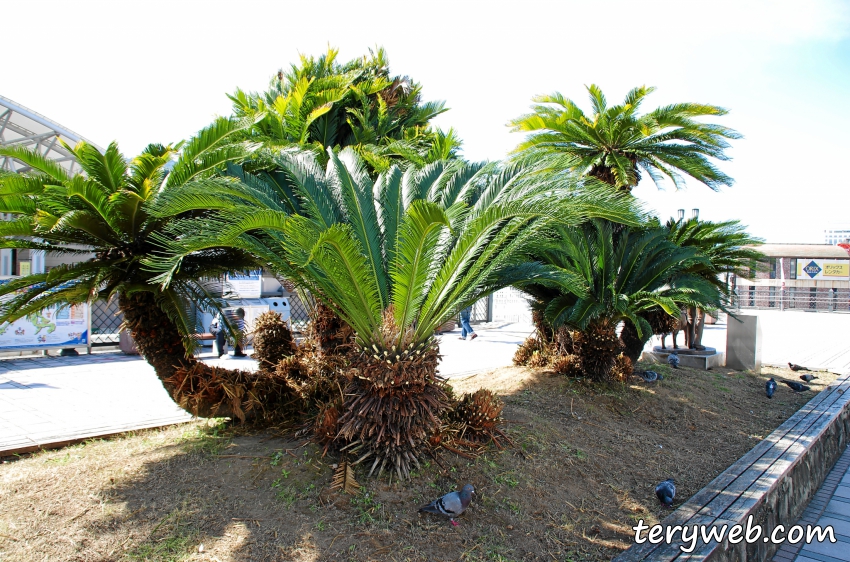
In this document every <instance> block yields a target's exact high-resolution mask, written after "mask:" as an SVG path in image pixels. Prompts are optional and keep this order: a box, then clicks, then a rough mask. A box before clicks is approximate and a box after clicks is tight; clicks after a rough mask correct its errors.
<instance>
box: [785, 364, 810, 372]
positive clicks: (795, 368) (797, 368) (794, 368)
mask: <svg viewBox="0 0 850 562" xmlns="http://www.w3.org/2000/svg"><path fill="white" fill-rule="evenodd" d="M788 368H789V369H791V370H792V371H794V372H796V371H811V369H809V368H807V367H803V366H802V365H795V364H794V363H790V362H789V363H788Z"/></svg>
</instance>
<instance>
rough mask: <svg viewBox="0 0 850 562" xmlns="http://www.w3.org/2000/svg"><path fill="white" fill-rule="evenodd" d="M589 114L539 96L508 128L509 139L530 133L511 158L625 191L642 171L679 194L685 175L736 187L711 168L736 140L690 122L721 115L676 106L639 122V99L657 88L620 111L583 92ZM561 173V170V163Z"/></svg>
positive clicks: (638, 93) (639, 91)
mask: <svg viewBox="0 0 850 562" xmlns="http://www.w3.org/2000/svg"><path fill="white" fill-rule="evenodd" d="M587 90H588V92H589V94H590V102H591V106H592V108H593V114H592V115H590V116H588V115H586V114H585V113H584V112H583V111H582V110H581V109H580V108H579V107H578V106H577V105H576V104H575V103H574V102H573V101H572V100H570V99H567V98H565V97H564V96H563V95H561V94H560V93H555V94H552V95H548V96H537V97H535V98H534V101H535V103H536V104H537V105H534V106H532V109H533V111H532V113H529V114H526V115H523V116H521V117H519V118H517V119H514V120H513V121H511V122H510V123H509V125H510V126H512V127H513V128H512V129H511V130H512V131H514V132H518V131H523V132H527V133H529V135H528V138H527V139H526V140H525V141H524V142H523V143H521V144H520V145H519V146H518V147H517V149H516V152H518V153H519V154H520V157H523V158H528V157H532V158H533V157H543V158H544V159H549V160H552V159H554V160H555V161H558V160H559V159H563V158H566V159H567V160H568V166H569V167H571V168H573V169H575V170H577V171H578V172H579V173H581V174H587V175H591V176H594V177H596V178H599V179H600V180H602V181H604V182H606V183H608V184H610V185H613V186H615V187H617V188H618V189H620V190H623V191H630V190H631V189H632V188H633V187H635V186H636V185H637V184H638V181H640V179H641V174H640V172H641V170H643V171H645V172H646V173H647V174H648V175H649V177H650V178H652V180H653V181H654V182H655V184H656V185H658V186H659V187H660V183H661V182H662V179H663V176H666V177H668V178H669V179H670V180H671V181H672V182H673V185H674V186H675V187H676V189H680V188H682V187H684V185H685V181H684V179H683V177H682V175H683V174H684V175H687V176H690V177H691V178H693V179H695V180H696V181H698V182H700V183H703V184H705V185H707V186H708V187H709V188H711V189H713V190H717V189H719V188H720V187H721V186H724V185H727V186H728V185H732V183H733V180H732V178H730V177H729V176H727V175H725V174H724V173H723V172H721V171H720V170H719V169H718V168H717V167H715V166H714V164H712V162H711V159H715V160H728V159H729V157H728V156H727V155H726V154H725V152H724V150H725V149H726V148H728V147H729V143H728V142H726V139H737V138H740V135H739V134H738V133H737V132H735V131H734V130H732V129H729V128H727V127H723V126H721V125H715V124H708V123H702V122H700V121H697V120H696V119H695V118H698V117H703V116H722V115H725V114H726V113H727V111H726V110H725V109H723V108H720V107H716V106H713V105H705V104H697V103H677V104H672V105H667V106H664V107H660V108H657V109H655V110H653V111H651V112H649V113H646V114H643V115H638V109H639V108H640V105H641V103H642V102H643V99H644V98H645V97H646V96H647V95H648V94H650V93H651V92H653V91H654V88H647V87H646V86H642V87H639V88H634V89H633V90H631V91H630V92H629V93H628V94H627V95H626V98H625V100H624V101H623V103H622V104H620V105H614V106H608V103H607V101H606V99H605V96H604V95H603V93H602V90H600V89H599V87H598V86H596V85H591V86H589V87H588V88H587ZM561 165H563V163H561Z"/></svg>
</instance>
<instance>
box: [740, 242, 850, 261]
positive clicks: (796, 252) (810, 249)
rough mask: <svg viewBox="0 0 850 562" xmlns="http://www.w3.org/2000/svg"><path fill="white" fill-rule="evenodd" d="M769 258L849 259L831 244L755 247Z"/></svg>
mask: <svg viewBox="0 0 850 562" xmlns="http://www.w3.org/2000/svg"><path fill="white" fill-rule="evenodd" d="M753 248H754V249H756V250H758V251H759V252H761V253H762V254H764V255H765V256H766V257H769V258H820V259H828V258H832V259H847V258H848V257H850V256H848V252H847V251H846V250H845V249H844V248H840V247H838V246H833V245H831V244H761V245H758V246H753Z"/></svg>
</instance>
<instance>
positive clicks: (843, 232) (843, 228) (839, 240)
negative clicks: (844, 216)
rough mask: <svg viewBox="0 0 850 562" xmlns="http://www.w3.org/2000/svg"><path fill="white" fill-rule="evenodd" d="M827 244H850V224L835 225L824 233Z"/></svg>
mask: <svg viewBox="0 0 850 562" xmlns="http://www.w3.org/2000/svg"><path fill="white" fill-rule="evenodd" d="M823 234H824V243H825V244H833V245H835V244H850V224H845V225H835V226H833V227H832V228H828V229H826V230H824V231H823Z"/></svg>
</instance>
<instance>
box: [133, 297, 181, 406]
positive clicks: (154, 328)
mask: <svg viewBox="0 0 850 562" xmlns="http://www.w3.org/2000/svg"><path fill="white" fill-rule="evenodd" d="M118 307H119V308H120V309H121V312H123V313H124V324H126V326H127V328H128V329H129V330H130V335H132V336H133V340H134V341H135V342H136V347H137V348H139V353H141V354H142V357H144V358H145V361H147V362H148V363H149V364H150V365H151V366H152V367H153V368H154V371H156V376H158V377H159V379H160V380H161V381H162V385H163V386H164V387H165V390H167V391H168V394H169V395H170V396H171V395H173V394H174V389H175V387H174V384H172V383H170V382H167V381H168V379H170V378H171V377H173V376H174V373H175V372H176V371H177V369H179V368H181V367H183V368H188V367H191V366H192V365H194V364H195V363H196V362H197V361H195V358H194V357H187V356H186V349H185V348H184V347H183V339H182V338H181V337H180V332H178V331H177V327H176V326H175V325H174V323H173V322H172V321H171V320H170V319H169V318H168V316H167V315H166V314H165V313H164V312H163V311H162V309H160V308H159V305H157V304H156V300H155V299H154V295H153V293H149V292H144V293H135V294H133V295H126V294H124V293H121V294H120V295H119V297H118Z"/></svg>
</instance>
